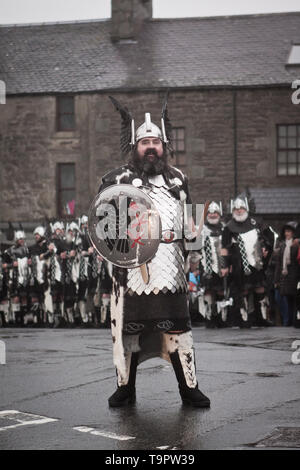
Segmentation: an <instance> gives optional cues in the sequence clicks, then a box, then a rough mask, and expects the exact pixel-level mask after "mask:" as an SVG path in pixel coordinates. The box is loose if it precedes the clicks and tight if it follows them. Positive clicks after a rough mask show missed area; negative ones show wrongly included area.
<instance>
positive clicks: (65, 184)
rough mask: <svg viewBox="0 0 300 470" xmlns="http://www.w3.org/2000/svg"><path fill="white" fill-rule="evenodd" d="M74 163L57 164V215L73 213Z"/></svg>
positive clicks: (63, 215) (74, 195) (74, 192)
mask: <svg viewBox="0 0 300 470" xmlns="http://www.w3.org/2000/svg"><path fill="white" fill-rule="evenodd" d="M75 197H76V191H75V163H59V164H58V165H57V207H58V210H57V212H58V217H68V216H74V215H75Z"/></svg>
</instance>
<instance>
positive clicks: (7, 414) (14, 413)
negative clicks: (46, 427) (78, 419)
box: [0, 410, 58, 431]
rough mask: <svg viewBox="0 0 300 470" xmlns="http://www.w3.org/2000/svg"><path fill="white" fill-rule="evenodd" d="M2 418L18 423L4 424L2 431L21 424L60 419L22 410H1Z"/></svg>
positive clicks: (49, 421)
mask: <svg viewBox="0 0 300 470" xmlns="http://www.w3.org/2000/svg"><path fill="white" fill-rule="evenodd" d="M1 418H3V419H11V420H12V421H16V422H17V424H11V425H9V426H3V427H2V428H0V431H6V429H13V428H18V427H19V426H27V425H29V424H44V423H51V422H52V421H58V420H57V419H55V418H47V417H46V416H39V415H34V414H31V413H23V412H22V411H18V410H3V411H0V420H1ZM0 422H1V421H0Z"/></svg>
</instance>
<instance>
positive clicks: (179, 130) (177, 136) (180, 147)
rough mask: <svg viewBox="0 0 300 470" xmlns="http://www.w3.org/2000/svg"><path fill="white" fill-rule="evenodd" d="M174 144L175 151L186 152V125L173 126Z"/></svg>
mask: <svg viewBox="0 0 300 470" xmlns="http://www.w3.org/2000/svg"><path fill="white" fill-rule="evenodd" d="M172 144H173V148H174V150H175V152H177V153H178V152H185V129H184V127H173V129H172Z"/></svg>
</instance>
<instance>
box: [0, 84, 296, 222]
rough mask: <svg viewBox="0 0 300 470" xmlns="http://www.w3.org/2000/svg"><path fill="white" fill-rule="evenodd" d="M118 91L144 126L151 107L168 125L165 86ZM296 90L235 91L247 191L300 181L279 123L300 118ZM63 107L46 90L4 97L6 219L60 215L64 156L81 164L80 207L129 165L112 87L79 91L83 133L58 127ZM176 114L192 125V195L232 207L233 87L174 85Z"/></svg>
mask: <svg viewBox="0 0 300 470" xmlns="http://www.w3.org/2000/svg"><path fill="white" fill-rule="evenodd" d="M113 95H114V96H115V97H116V98H117V99H118V100H119V101H121V102H122V103H124V104H126V105H127V106H128V107H129V109H130V110H131V112H132V114H133V115H134V118H135V121H136V126H138V125H140V124H141V123H142V122H143V120H144V113H145V112H146V111H149V112H151V116H152V119H153V121H154V122H157V123H159V120H160V111H161V105H162V101H163V97H164V92H145V93H142V92H132V93H113ZM290 97H291V90H290V89H288V88H281V89H279V88H274V89H271V88H270V89H251V90H242V89H241V90H238V91H237V92H236V124H237V134H236V135H237V156H238V160H237V177H238V190H239V191H242V190H244V189H245V188H246V186H249V187H265V186H268V187H271V186H273V187H276V186H296V185H298V184H299V183H300V176H289V177H277V176H276V124H279V123H280V124H282V123H296V122H297V123H299V122H300V105H299V106H296V105H293V104H292V103H291V98H290ZM55 106H56V98H55V96H37V95H36V96H18V97H10V96H8V97H7V102H6V104H5V105H1V115H0V155H1V157H0V158H1V173H0V185H1V202H0V221H2V222H3V221H19V220H20V221H29V220H34V221H39V220H42V219H43V217H44V216H45V215H46V216H47V217H49V218H55V217H56V216H57V206H56V204H57V201H56V165H57V163H68V162H73V163H75V164H76V203H77V213H76V215H80V214H82V213H83V212H86V211H87V210H88V208H89V205H90V203H91V201H92V199H93V197H94V196H95V194H96V193H97V190H98V187H99V184H100V180H101V177H102V176H103V175H104V174H105V173H106V172H108V171H110V170H111V169H113V168H114V167H116V166H119V165H121V164H122V163H123V161H122V159H121V157H120V154H119V135H120V116H119V114H118V113H117V112H116V111H115V109H114V107H113V106H112V104H111V102H110V100H109V99H108V96H107V94H102V93H92V94H80V95H77V96H76V97H75V114H76V131H75V132H64V133H62V132H56V128H55V120H56V119H55V118H56V108H55ZM169 115H170V118H171V120H172V123H173V125H174V126H175V127H182V126H184V127H185V132H186V154H185V160H186V166H185V171H186V173H187V175H188V176H189V180H190V185H191V193H192V198H193V200H194V201H195V202H203V201H204V200H206V199H215V200H218V201H219V200H222V201H223V204H224V205H225V206H226V205H227V203H228V201H229V199H230V198H231V197H232V196H233V195H234V130H233V125H234V120H233V92H232V91H231V90H228V89H227V90H225V89H224V90H221V89H218V90H213V89H210V90H201V91H200V90H198V91H197V90H194V91H189V90H181V91H171V93H170V96H169Z"/></svg>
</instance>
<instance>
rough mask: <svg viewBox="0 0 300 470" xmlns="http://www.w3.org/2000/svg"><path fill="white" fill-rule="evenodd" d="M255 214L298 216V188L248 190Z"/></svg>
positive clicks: (299, 195)
mask: <svg viewBox="0 0 300 470" xmlns="http://www.w3.org/2000/svg"><path fill="white" fill-rule="evenodd" d="M250 193H251V198H253V199H254V202H255V206H256V213H257V214H300V187H299V186H296V187H290V188H283V187H281V188H280V187H279V188H250Z"/></svg>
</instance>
